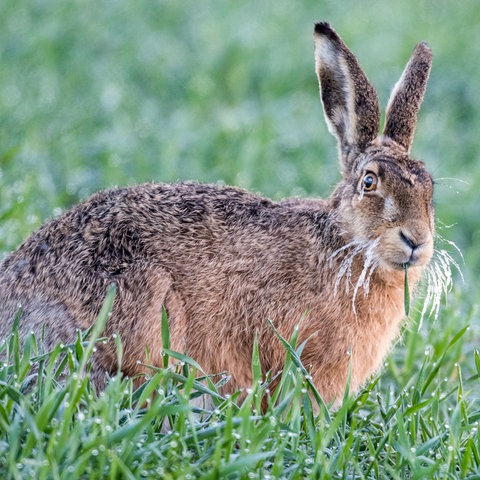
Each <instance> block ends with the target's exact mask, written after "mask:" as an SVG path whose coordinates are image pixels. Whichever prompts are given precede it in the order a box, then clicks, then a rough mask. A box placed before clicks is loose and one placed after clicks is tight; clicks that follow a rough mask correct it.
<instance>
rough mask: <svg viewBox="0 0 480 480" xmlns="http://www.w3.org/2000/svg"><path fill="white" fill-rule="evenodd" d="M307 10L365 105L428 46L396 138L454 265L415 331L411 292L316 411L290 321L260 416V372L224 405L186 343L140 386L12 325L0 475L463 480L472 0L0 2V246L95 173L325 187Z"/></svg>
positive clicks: (328, 152) (115, 180) (330, 175)
mask: <svg viewBox="0 0 480 480" xmlns="http://www.w3.org/2000/svg"><path fill="white" fill-rule="evenodd" d="M317 20H329V21H330V22H331V23H332V24H333V26H334V27H335V28H336V29H337V31H338V32H339V33H340V34H341V35H342V37H343V38H344V40H345V41H346V43H347V44H348V45H349V46H350V47H351V49H352V50H353V51H354V52H355V53H356V54H357V56H358V58H359V60H360V63H361V64H362V66H363V67H364V69H365V71H366V73H367V74H368V76H369V78H370V80H371V81H372V83H373V84H374V85H375V86H376V88H377V90H378V92H379V96H380V101H381V103H382V104H383V105H384V106H385V104H386V101H387V99H388V95H389V91H390V89H391V88H392V86H393V84H394V83H395V81H396V80H397V79H398V77H399V75H400V73H401V71H402V69H403V66H404V64H405V63H406V61H407V59H408V57H409V55H410V53H411V50H412V49H413V47H414V45H415V44H416V43H417V42H418V41H420V40H427V41H428V42H429V43H430V45H431V47H432V49H433V52H434V64H433V69H432V74H431V79H430V83H429V87H428V90H427V95H426V98H425V102H424V104H423V106H422V109H421V112H420V116H419V122H418V127H417V134H416V137H415V143H414V147H413V154H414V156H416V157H418V158H420V159H422V160H424V161H425V163H426V164H427V165H428V167H429V170H430V171H431V172H432V174H433V176H434V178H435V180H436V193H435V201H436V209H437V231H438V233H439V234H440V235H441V236H442V237H444V238H445V239H447V240H448V241H451V242H455V243H456V244H457V245H458V247H459V249H460V250H461V252H462V254H463V258H464V260H462V258H461V256H460V255H459V254H458V253H456V250H455V249H454V248H453V247H450V250H451V253H452V255H453V256H454V257H455V258H456V260H457V261H458V263H459V264H460V267H461V270H462V273H463V278H464V280H462V278H461V276H460V275H459V274H458V272H455V278H454V288H453V290H452V291H451V292H450V293H449V294H448V296H447V298H446V299H444V302H445V303H444V305H442V307H441V309H440V315H439V317H438V318H437V319H436V320H433V319H430V320H426V321H424V322H423V325H422V327H421V328H418V325H419V314H418V311H419V310H421V307H422V305H421V299H419V301H418V303H417V307H416V309H414V311H412V313H411V315H410V317H411V318H410V321H409V326H408V328H407V329H406V330H405V332H404V333H403V336H402V339H401V341H400V342H399V344H398V345H397V346H396V347H395V348H394V350H393V351H392V353H391V355H390V356H389V358H388V359H387V360H386V364H385V367H384V369H383V371H382V372H381V373H380V374H379V375H378V376H377V377H375V378H374V380H373V382H372V384H371V385H367V386H366V388H365V390H364V391H362V392H360V394H358V395H357V396H356V397H353V398H348V399H347V400H346V401H345V403H344V405H343V407H342V408H341V409H340V410H339V411H338V412H335V413H328V412H327V411H326V410H324V409H323V408H320V413H319V415H318V416H316V417H315V416H314V415H313V413H312V408H313V407H312V403H315V400H314V398H315V395H314V391H313V388H312V386H311V385H309V383H308V376H307V377H306V376H305V375H304V372H303V370H302V368H301V365H300V364H298V360H297V356H296V354H295V348H296V347H298V346H296V345H295V338H292V339H287V340H288V341H289V342H290V344H291V345H293V347H291V346H290V347H289V346H286V348H287V349H288V351H289V352H290V354H289V356H288V358H287V363H286V365H285V369H284V373H283V379H282V384H281V388H280V389H279V390H278V393H277V394H276V395H277V396H278V398H275V399H273V400H276V401H275V402H274V401H273V400H272V402H271V404H270V405H269V407H268V408H267V411H266V412H265V413H263V414H262V413H260V409H259V398H260V389H261V388H262V387H261V386H258V387H255V388H254V389H253V390H252V392H251V393H250V394H249V397H248V398H247V400H246V402H245V403H244V404H243V406H242V407H240V408H239V407H237V406H236V405H235V403H234V400H235V398H233V399H232V398H230V399H226V398H222V397H221V395H219V394H218V391H217V390H218V388H219V386H218V385H216V384H215V383H214V382H213V381H212V382H210V383H209V384H208V386H207V387H205V386H203V387H202V385H201V384H198V383H197V382H196V381H195V380H194V373H195V369H196V365H195V363H194V361H193V360H191V359H188V358H186V357H180V358H178V361H179V364H178V368H177V369H176V370H171V371H168V370H159V371H157V372H152V379H151V381H150V382H149V383H148V384H147V385H146V386H145V387H144V388H143V389H141V390H137V391H134V390H133V387H132V385H131V384H130V383H129V382H128V381H127V380H121V379H120V378H115V379H114V380H112V382H111V383H110V385H109V386H108V388H107V390H106V391H105V392H104V393H102V394H101V395H97V394H96V393H95V392H94V391H93V390H92V388H91V386H90V385H89V383H88V376H87V377H85V376H84V375H82V374H83V373H84V372H85V371H86V369H87V367H88V358H89V355H90V353H91V349H92V348H93V343H92V342H90V343H88V341H86V340H84V339H82V338H79V339H78V341H77V342H76V344H75V345H73V346H72V348H67V347H60V346H59V347H58V349H57V350H55V351H54V352H50V353H48V352H43V351H42V348H41V339H33V338H32V339H31V340H30V342H29V343H27V347H26V348H25V350H22V349H20V348H19V347H18V342H17V339H16V336H15V335H13V336H12V338H11V339H9V341H8V342H6V343H4V344H3V345H1V346H0V350H3V351H4V353H5V352H7V354H8V361H6V362H5V363H4V364H3V365H0V478H18V479H20V478H22V479H23V478H69V479H70V478H92V479H93V478H200V477H202V478H212V479H213V478H305V477H307V478H308V477H311V478H357V477H358V478H441V479H443V478H466V477H468V478H480V434H479V432H478V422H479V420H480V402H479V400H480V382H479V375H480V358H479V356H478V354H477V351H476V348H475V347H476V346H477V347H478V343H479V338H480V327H479V322H478V319H479V299H480V296H479V293H478V287H477V286H478V277H479V274H480V248H479V246H478V245H479V243H480V216H479V214H478V203H479V200H480V197H479V193H478V192H479V189H478V185H479V184H480V161H479V153H480V149H479V141H478V132H479V131H480V104H479V101H478V88H479V87H478V85H479V79H480V63H479V62H478V58H479V54H480V41H479V40H480V29H479V25H480V9H479V8H478V2H476V1H475V0H465V1H463V2H461V4H456V3H454V2H449V1H447V0H438V1H435V2H434V1H431V2H430V1H428V2H427V1H423V0H422V1H414V0H404V1H395V2H382V3H381V2H373V1H366V2H354V1H353V0H347V1H344V2H334V1H329V2H326V1H315V2H314V1H304V2H301V4H300V2H288V1H286V0H276V1H275V2H270V1H269V2H254V1H253V0H246V1H244V2H234V1H232V0H229V1H224V2H214V1H212V0H205V1H203V0H202V1H198V2H194V1H191V0H187V1H184V2H179V1H173V0H164V1H155V2H154V1H150V2H149V1H146V0H139V1H137V2H128V1H127V0H117V1H115V0H104V1H93V0H82V1H71V2H65V1H63V0H30V1H26V0H19V1H17V2H8V1H7V2H2V3H1V4H0V52H1V64H0V65H1V74H0V104H1V108H0V220H1V221H0V251H2V252H7V251H9V250H11V249H13V248H15V246H17V245H18V244H19V243H20V242H21V241H22V239H23V238H25V237H26V236H27V235H28V234H29V233H30V232H31V231H33V230H34V229H35V228H36V227H38V226H39V225H40V224H41V223H42V222H43V221H44V220H45V219H46V218H48V217H51V216H53V215H57V214H59V213H60V212H61V211H62V209H65V208H67V207H69V206H71V205H72V204H74V203H75V202H77V201H79V200H81V199H82V198H85V197H86V196H87V195H88V194H89V193H91V192H93V191H96V190H98V189H101V188H106V187H109V186H113V185H129V184H134V183H139V182H143V181H147V180H155V181H175V180H183V179H193V180H200V181H208V182H225V183H228V184H235V185H238V186H242V187H245V188H248V189H250V190H253V191H258V192H261V193H263V194H265V195H267V196H270V197H273V198H281V197H284V196H288V195H302V196H313V195H315V196H327V195H328V194H329V191H330V188H331V186H332V185H334V184H335V182H336V181H337V179H338V169H337V163H336V162H337V161H336V149H335V142H334V139H333V137H331V136H330V135H329V133H328V132H327V129H326V127H325V124H324V120H323V113H322V110H321V105H320V101H319V98H318V87H317V83H316V78H315V74H314V69H313V45H312V30H313V23H314V21H317ZM446 246H447V247H448V243H445V242H444V244H443V248H446ZM107 300H108V299H107ZM110 300H111V299H110ZM105 318H106V317H105ZM105 318H100V320H99V323H98V325H97V326H98V327H99V328H100V327H101V323H102V320H105ZM166 346H167V345H166ZM63 352H67V356H66V360H65V362H66V365H67V368H69V369H70V370H71V372H72V375H70V376H69V379H68V380H67V384H66V386H65V387H60V386H59V383H58V375H59V372H58V371H57V370H56V369H54V368H53V367H52V366H51V365H53V362H50V363H49V364H48V365H50V366H48V365H47V363H46V358H60V357H61V354H62V353H63ZM172 355H173V353H172ZM255 360H256V358H255V355H254V358H253V361H252V368H253V369H254V370H253V371H254V372H255V373H256V374H257V375H258V371H257V369H258V367H257V363H256V361H255ZM32 364H35V365H37V366H39V368H40V369H41V372H42V373H43V375H42V376H41V381H39V382H38V384H35V385H32V384H31V383H29V382H30V381H31V377H30V373H31V372H30V368H31V365H32ZM202 389H204V390H206V391H204V392H203V393H206V394H207V395H210V396H212V398H214V402H215V410H214V411H212V412H206V413H205V412H204V414H203V416H202V415H201V417H200V419H199V418H196V417H194V416H193V413H192V407H191V406H190V405H189V404H188V401H187V398H188V397H189V395H194V396H195V395H197V394H198V393H200V392H202ZM152 392H156V395H154V396H152ZM308 392H310V395H308ZM312 392H313V393H312ZM166 418H168V419H169V423H170V428H165V427H164V420H165V419H166ZM162 426H163V428H162Z"/></svg>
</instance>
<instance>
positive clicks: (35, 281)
mask: <svg viewBox="0 0 480 480" xmlns="http://www.w3.org/2000/svg"><path fill="white" fill-rule="evenodd" d="M314 39H315V59H316V71H317V75H318V80H319V84H320V93H321V99H322V103H323V108H324V112H325V117H326V121H327V124H328V127H329V130H330V131H331V132H332V133H333V135H335V136H336V138H337V140H338V151H339V159H340V166H341V172H342V178H341V180H340V182H339V183H338V185H337V186H336V187H335V189H334V191H333V193H332V194H331V196H330V198H329V199H328V200H316V199H311V200H310V199H287V200H284V201H280V202H273V201H271V200H268V199H266V198H262V197H260V196H256V195H252V194H250V193H248V192H245V191H243V190H240V189H237V188H233V187H221V186H215V185H203V184H197V183H180V184H174V185H164V184H144V185H139V186H136V187H132V188H120V189H114V190H109V191H104V192H100V193H97V194H95V195H93V196H91V197H90V198H89V199H87V200H86V201H84V202H83V203H81V204H79V205H77V206H75V207H73V208H72V209H71V210H69V211H67V212H66V213H65V214H63V215H62V216H60V217H59V218H56V219H54V220H51V221H49V222H48V223H46V224H45V225H44V226H43V227H41V228H40V229H39V230H38V231H37V232H35V233H34V234H33V235H32V236H31V237H30V238H28V239H27V240H26V241H25V243H23V245H21V246H20V247H19V248H18V250H17V251H15V252H14V253H12V254H10V255H9V256H8V257H7V258H6V259H5V260H4V262H3V264H2V265H1V266H0V340H1V339H4V338H6V337H7V336H8V335H9V333H10V331H11V328H12V322H13V319H14V318H15V316H16V314H17V311H18V307H19V305H21V307H22V316H21V319H20V326H19V331H20V335H21V336H22V337H24V336H25V335H26V334H27V332H30V331H34V332H36V333H37V334H40V333H41V332H42V328H43V326H45V337H46V340H47V343H48V345H47V346H53V345H54V344H56V343H57V342H60V341H62V342H69V341H71V340H72V339H73V338H74V336H75V331H76V330H77V329H86V328H88V327H89V326H90V325H91V324H92V323H93V322H94V321H95V318H96V316H97V314H98V312H99V309H100V306H101V304H102V301H103V299H104V296H105V294H106V291H107V287H108V285H109V284H111V283H112V282H113V283H115V284H116V286H117V297H116V299H115V302H114V307H113V311H112V315H111V318H110V319H109V322H108V324H107V327H106V330H105V332H104V335H105V336H107V337H108V336H111V335H112V334H114V333H117V334H119V335H120V336H121V338H122V342H123V348H124V357H123V358H124V361H123V364H122V370H123V372H124V373H125V374H127V375H135V374H137V373H140V372H142V368H143V367H142V366H141V365H140V364H139V363H138V361H140V362H145V361H147V358H146V353H145V352H146V351H147V347H148V352H149V357H148V362H150V363H151V364H154V365H157V366H162V365H163V359H162V340H161V317H162V308H163V307H165V308H166V310H167V312H168V318H169V323H170V337H171V343H172V349H175V350H177V351H181V352H187V353H188V354H189V355H190V356H191V357H193V358H194V359H195V360H197V361H198V362H199V363H200V364H201V365H202V366H203V368H204V369H205V370H206V371H208V372H210V373H218V372H221V371H227V372H228V373H229V374H230V375H231V377H232V381H231V382H230V383H228V385H227V387H226V388H227V389H230V390H233V389H235V388H237V387H247V386H249V385H250V383H251V353H252V345H253V341H254V337H255V335H257V337H258V341H259V347H260V353H261V363H262V368H263V371H264V372H267V371H269V370H272V371H273V372H276V371H278V370H279V369H281V367H282V365H283V360H284V356H285V351H284V348H283V346H282V345H281V343H280V342H279V340H278V339H277V338H276V337H275V335H274V333H273V331H272V329H271V327H270V326H269V324H268V320H271V321H272V322H273V324H274V325H275V326H276V328H277V329H278V330H279V332H280V333H281V334H283V335H284V336H285V337H287V338H289V337H290V336H291V334H292V331H293V329H294V327H295V326H296V325H299V332H300V333H299V341H300V342H302V341H304V340H306V339H308V341H307V343H306V345H305V348H304V350H303V354H302V360H303V362H304V365H305V366H306V368H307V369H309V371H310V372H311V375H312V378H313V381H314V383H315V385H316V386H317V388H318V389H319V391H320V393H321V394H322V395H323V397H324V399H325V400H326V401H327V402H330V401H334V400H335V399H337V400H338V399H340V398H342V395H343V391H344V388H345V382H346V378H347V372H348V369H349V364H350V362H351V366H352V378H351V388H352V389H353V390H355V389H358V388H359V386H361V384H362V383H363V382H365V380H366V379H367V378H368V377H369V376H370V375H371V374H372V373H373V372H374V371H375V370H376V369H377V368H378V367H379V366H380V364H381V362H382V359H383V358H384V356H385V354H386V353H387V351H388V349H389V347H390V345H391V342H392V340H393V339H394V338H395V336H396V334H397V332H398V326H399V323H400V321H401V320H402V317H403V316H404V306H403V281H404V276H403V266H404V265H408V266H409V278H410V283H411V284H414V283H415V282H416V281H417V280H418V279H419V277H420V275H421V272H422V270H423V268H424V267H425V265H426V264H427V263H428V262H429V260H430V258H431V256H432V252H433V206H432V193H433V182H432V178H431V176H430V174H429V173H428V172H427V171H426V169H425V167H424V165H423V163H422V162H419V161H417V160H414V159H412V158H411V157H410V156H409V151H410V146H411V143H412V140H413V134H414V130H415V123H416V116H417V112H418V109H419V107H420V104H421V102H422V99H423V95H424V92H425V87H426V83H427V79H428V75H429V71H430V65H431V52H430V49H429V48H428V46H427V45H426V44H425V43H420V44H419V45H418V46H417V47H416V48H415V50H414V51H413V54H412V56H411V58H410V61H409V62H408V64H407V66H406V68H405V71H404V72H403V74H402V76H401V78H400V80H399V82H398V83H397V85H396V86H395V88H394V90H393V93H392V96H391V98H390V101H389V104H388V108H387V114H386V121H385V128H384V130H383V134H382V135H380V136H377V135H378V131H379V119H380V112H379V107H378V100H377V95H376V93H375V90H374V89H373V87H372V86H371V84H370V83H369V81H368V79H367V77H366V76H365V74H364V73H363V71H362V70H361V68H360V66H359V64H358V62H357V60H356V58H355V56H354V55H353V54H352V53H351V52H350V50H348V48H347V47H346V46H345V44H344V43H343V42H342V40H341V39H340V37H339V36H338V35H337V34H336V33H335V31H334V30H333V29H332V28H331V27H330V26H329V25H328V24H327V23H319V24H317V25H316V26H315V35H314ZM116 361H117V355H116V352H115V344H114V342H107V343H106V344H105V345H101V346H100V347H99V349H98V351H97V352H96V354H95V357H94V367H93V370H92V372H93V376H94V380H95V382H96V383H97V384H98V385H101V384H102V382H103V379H104V375H105V372H115V371H116V369H117V365H116Z"/></svg>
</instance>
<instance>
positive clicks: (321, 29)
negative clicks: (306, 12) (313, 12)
mask: <svg viewBox="0 0 480 480" xmlns="http://www.w3.org/2000/svg"><path fill="white" fill-rule="evenodd" d="M314 34H315V35H316V36H324V37H329V38H337V34H336V32H335V30H334V29H333V28H332V27H331V26H330V24H329V23H328V22H317V23H315V28H314Z"/></svg>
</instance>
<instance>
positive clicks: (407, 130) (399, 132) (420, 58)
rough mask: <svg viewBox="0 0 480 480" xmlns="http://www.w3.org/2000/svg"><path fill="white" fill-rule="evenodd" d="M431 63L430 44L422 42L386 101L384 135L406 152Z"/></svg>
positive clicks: (412, 133)
mask: <svg viewBox="0 0 480 480" xmlns="http://www.w3.org/2000/svg"><path fill="white" fill-rule="evenodd" d="M431 66H432V52H431V50H430V47H429V46H428V45H427V44H426V43H425V42H422V43H419V44H418V45H417V46H416V47H415V50H414V51H413V53H412V56H411V57H410V60H409V62H408V63H407V66H406V67H405V70H404V71H403V74H402V76H401V77H400V80H399V81H398V82H397V84H396V85H395V87H394V89H393V91H392V94H391V95H390V100H389V101H388V106H387V115H386V117H385V128H384V131H383V134H384V135H386V136H387V137H390V138H391V139H392V140H394V141H395V142H396V143H398V144H399V145H401V146H402V147H403V148H405V150H406V151H407V153H408V152H410V147H411V146H412V141H413V135H414V133H415V125H416V123H417V113H418V110H419V109H420V105H421V103H422V100H423V96H424V94H425V89H426V88H427V80H428V76H429V74H430V67H431Z"/></svg>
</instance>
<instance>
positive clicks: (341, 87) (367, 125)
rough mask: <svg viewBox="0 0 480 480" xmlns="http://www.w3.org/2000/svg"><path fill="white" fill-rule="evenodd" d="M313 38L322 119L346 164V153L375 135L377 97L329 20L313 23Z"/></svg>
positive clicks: (377, 125) (362, 146)
mask: <svg viewBox="0 0 480 480" xmlns="http://www.w3.org/2000/svg"><path fill="white" fill-rule="evenodd" d="M314 40H315V67H316V71H317V76H318V81H319V84H320V96H321V99H322V103H323V110H324V112H325V118H326V121H327V125H328V128H329V130H330V132H331V133H332V134H333V135H335V136H336V137H337V140H338V144H339V149H340V153H341V156H342V160H343V162H344V163H345V162H346V161H347V156H348V153H349V152H351V151H362V150H363V149H364V148H365V147H366V146H367V145H368V144H369V143H370V142H371V141H372V140H374V139H375V138H376V137H377V134H378V129H379V123H380V111H379V107H378V97H377V94H376V92H375V90H374V88H373V87H372V85H371V84H370V82H369V81H368V79H367V77H366V75H365V74H364V73H363V71H362V69H361V68H360V65H359V64H358V62H357V59H356V58H355V56H354V55H353V53H352V52H350V50H349V49H348V48H347V46H346V45H345V44H344V43H343V41H342V40H341V38H340V37H339V36H338V35H337V33H336V32H335V31H334V30H333V29H332V28H331V27H330V25H329V24H328V23H317V24H316V25H315V33H314ZM342 167H343V168H345V167H349V165H345V164H343V165H342Z"/></svg>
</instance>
